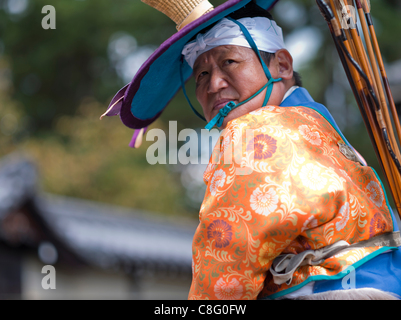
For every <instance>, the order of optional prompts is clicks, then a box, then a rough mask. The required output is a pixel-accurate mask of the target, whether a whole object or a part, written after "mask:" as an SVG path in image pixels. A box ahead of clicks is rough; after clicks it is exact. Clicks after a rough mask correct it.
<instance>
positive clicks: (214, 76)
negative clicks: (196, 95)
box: [208, 68, 228, 93]
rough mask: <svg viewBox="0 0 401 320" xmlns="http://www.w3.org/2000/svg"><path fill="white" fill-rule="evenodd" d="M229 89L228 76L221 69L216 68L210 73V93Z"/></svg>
mask: <svg viewBox="0 0 401 320" xmlns="http://www.w3.org/2000/svg"><path fill="white" fill-rule="evenodd" d="M227 87H228V82H227V79H226V75H225V74H224V73H223V72H222V71H221V70H220V69H219V68H214V69H213V70H212V71H211V73H210V78H209V86H208V93H217V92H219V91H220V90H222V89H224V88H227Z"/></svg>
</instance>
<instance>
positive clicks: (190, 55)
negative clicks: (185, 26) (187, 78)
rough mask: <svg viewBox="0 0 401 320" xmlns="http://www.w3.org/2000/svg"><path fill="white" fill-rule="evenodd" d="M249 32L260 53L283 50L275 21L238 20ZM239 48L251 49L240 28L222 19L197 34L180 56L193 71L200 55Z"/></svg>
mask: <svg viewBox="0 0 401 320" xmlns="http://www.w3.org/2000/svg"><path fill="white" fill-rule="evenodd" d="M238 21H239V22H241V23H242V24H243V25H244V26H245V27H246V28H247V29H248V31H249V33H250V34H251V36H252V38H253V40H254V41H255V43H256V45H257V47H258V49H259V50H261V51H265V52H270V53H275V52H277V51H278V50H280V49H285V45H284V40H283V31H282V30H281V28H280V27H279V26H278V25H277V24H276V22H275V21H273V20H270V19H268V18H262V17H255V18H243V19H238ZM226 45H233V46H241V47H246V48H251V46H250V45H249V42H248V40H246V38H245V36H244V34H243V33H242V31H241V29H240V27H239V26H238V25H237V24H236V23H234V22H232V21H230V20H228V19H226V18H224V19H222V20H221V21H220V22H219V23H218V24H216V25H215V26H214V27H213V28H212V29H210V30H209V31H208V32H206V33H205V34H203V35H202V34H198V35H197V37H196V40H194V41H192V42H190V43H188V44H186V45H185V47H184V49H183V50H182V54H183V55H184V57H185V60H186V61H187V62H188V64H189V65H190V66H191V68H192V69H193V67H194V64H195V61H196V59H197V58H198V57H199V56H200V55H201V54H202V53H205V52H207V51H209V50H211V49H213V48H216V47H219V46H226Z"/></svg>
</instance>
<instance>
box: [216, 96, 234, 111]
mask: <svg viewBox="0 0 401 320" xmlns="http://www.w3.org/2000/svg"><path fill="white" fill-rule="evenodd" d="M230 101H234V100H232V99H219V100H217V101H216V102H215V103H214V106H213V109H212V111H215V110H217V111H219V110H220V109H223V108H224V107H225V106H226V105H227V103H229V102H230ZM234 102H235V101H234Z"/></svg>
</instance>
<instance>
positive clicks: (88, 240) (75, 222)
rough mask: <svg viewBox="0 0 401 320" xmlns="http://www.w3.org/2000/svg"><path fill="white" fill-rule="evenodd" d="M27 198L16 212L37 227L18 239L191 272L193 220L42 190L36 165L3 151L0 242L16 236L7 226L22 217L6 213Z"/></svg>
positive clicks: (84, 255)
mask: <svg viewBox="0 0 401 320" xmlns="http://www.w3.org/2000/svg"><path fill="white" fill-rule="evenodd" d="M27 204H28V209H25V211H24V212H25V213H23V214H20V216H24V215H25V220H27V221H28V220H29V221H31V222H30V225H31V229H40V230H36V231H35V232H36V233H35V232H33V233H32V234H34V236H32V237H31V238H29V237H27V236H25V235H24V236H23V237H21V232H20V237H19V238H20V240H19V241H20V244H21V245H24V244H27V243H28V242H29V243H30V246H31V247H37V248H39V246H40V245H41V244H42V243H44V242H46V243H50V244H53V245H54V246H55V248H56V250H59V249H60V247H64V249H63V248H61V250H64V251H65V250H66V251H68V252H69V253H70V254H72V255H74V256H76V258H77V260H79V261H83V262H84V263H85V264H88V265H92V266H97V267H101V268H104V269H113V270H117V269H123V270H124V271H125V272H127V273H130V272H133V271H137V270H147V271H149V270H152V271H160V270H162V271H166V272H174V273H179V274H182V273H185V274H190V273H191V260H192V259H191V254H192V249H191V245H192V238H193V235H194V232H195V228H196V224H195V223H194V222H190V223H187V224H182V223H178V222H177V223H176V222H173V221H171V220H167V219H166V218H160V217H159V218H156V216H155V215H154V214H152V213H148V212H143V211H138V210H133V209H128V208H121V207H116V206H112V205H108V204H102V203H97V202H93V201H88V200H82V199H75V198H68V197H63V196H56V195H49V194H44V193H43V192H41V190H40V189H39V188H38V174H37V170H36V168H35V165H34V164H33V163H32V162H31V161H29V160H26V158H24V157H21V156H15V155H14V156H11V157H7V158H6V159H3V160H2V161H1V162H0V223H1V225H0V239H2V240H3V242H6V243H11V242H12V241H11V239H15V234H14V235H13V236H10V235H9V234H10V230H8V229H13V230H14V229H18V228H20V227H19V226H18V222H15V221H22V220H23V219H22V220H21V219H19V220H18V219H9V218H8V217H9V216H12V215H13V213H14V214H15V212H20V211H21V210H20V208H22V207H24V206H26V205H27ZM27 215H28V216H29V217H26V216H27ZM7 219H8V220H11V221H14V222H13V223H14V225H13V224H11V223H8V224H7V223H4V222H5V221H8V220H7ZM29 221H28V222H29ZM2 222H3V223H2ZM15 224H17V226H15ZM25 224H27V223H25ZM28 224H29V223H28ZM7 226H9V227H7ZM10 226H12V227H10ZM32 226H33V227H32ZM38 234H40V235H38ZM21 239H22V240H21ZM32 239H34V240H32ZM35 239H36V240H35ZM14 245H15V243H14Z"/></svg>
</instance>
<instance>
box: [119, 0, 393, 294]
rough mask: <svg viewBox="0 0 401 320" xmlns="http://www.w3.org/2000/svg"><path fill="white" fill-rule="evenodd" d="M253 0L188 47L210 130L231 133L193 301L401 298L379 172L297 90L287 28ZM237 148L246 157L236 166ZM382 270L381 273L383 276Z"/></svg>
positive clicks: (206, 217) (210, 180)
mask: <svg viewBox="0 0 401 320" xmlns="http://www.w3.org/2000/svg"><path fill="white" fill-rule="evenodd" d="M229 2H230V1H229ZM231 2H233V3H234V2H239V1H231ZM244 2H246V4H245V5H244V6H240V8H238V9H237V10H232V11H231V12H228V11H229V10H228V11H227V10H226V11H225V13H226V14H225V15H223V17H224V18H223V19H219V20H217V21H216V23H214V24H212V25H209V26H208V27H207V28H206V29H203V30H201V31H200V30H199V31H198V32H197V33H196V34H195V36H194V37H193V39H192V40H191V41H189V42H187V43H186V44H185V46H184V48H183V50H182V54H183V56H184V58H185V60H186V62H187V63H188V65H189V66H190V67H191V68H193V75H194V77H195V81H196V96H197V99H198V101H199V102H200V104H201V106H202V109H203V113H204V116H205V118H206V120H207V122H208V126H207V127H208V128H211V127H212V126H214V125H217V126H218V127H219V128H221V129H225V130H224V131H223V133H222V135H221V139H220V141H219V142H218V144H217V145H216V148H215V152H214V153H213V155H212V158H211V161H210V163H209V166H208V168H207V169H206V171H205V174H204V180H205V182H206V184H207V191H206V194H205V199H204V201H203V203H202V206H201V209H200V214H199V219H200V223H199V226H198V228H197V230H196V233H195V236H194V241H193V281H192V285H191V289H190V293H189V298H190V299H265V298H267V299H283V298H286V299H294V298H298V297H303V298H305V297H314V296H312V294H319V293H320V294H323V295H327V292H330V291H333V290H338V289H340V290H343V289H355V288H376V289H384V288H386V289H387V290H388V291H390V292H392V293H395V294H399V293H400V292H401V289H400V283H399V282H398V279H399V277H398V276H397V272H398V271H397V272H394V273H393V274H392V276H391V273H390V272H389V271H388V268H393V266H395V267H396V266H397V265H398V266H399V265H400V263H399V262H400V261H401V259H400V257H399V255H398V252H397V250H398V248H397V247H398V245H399V239H398V238H397V235H394V234H393V233H392V232H393V231H394V230H397V226H396V225H395V223H394V222H393V216H392V213H391V209H390V208H389V205H388V203H387V198H386V196H385V192H384V189H383V187H382V184H381V182H380V180H379V178H378V177H377V175H376V173H375V172H374V170H373V169H371V168H370V167H368V166H366V164H365V163H364V160H363V159H362V158H361V156H360V155H359V154H358V153H357V152H356V151H355V150H354V149H353V148H352V147H351V146H350V145H349V143H348V142H347V141H346V139H345V137H344V136H343V135H342V133H341V132H340V130H339V129H338V127H337V125H336V124H335V122H334V120H333V119H332V117H331V115H330V114H329V112H328V111H327V109H326V108H324V107H323V106H322V105H319V104H318V103H316V102H314V101H313V100H312V98H311V97H310V96H309V94H308V93H307V91H306V90H305V89H303V88H299V87H298V86H296V84H299V83H298V82H299V81H297V76H296V75H295V77H294V71H293V68H292V57H291V55H290V54H289V52H288V51H287V50H286V49H285V47H284V42H283V40H282V32H281V29H280V28H279V27H278V26H277V24H276V23H275V22H274V21H273V20H272V19H271V17H270V15H269V14H268V13H267V12H266V11H265V10H263V9H261V8H260V7H259V6H257V5H256V4H255V3H253V2H249V1H244ZM248 2H249V3H248ZM216 10H217V9H216ZM223 11H224V10H223ZM204 19H205V20H206V18H204ZM198 20H199V19H198ZM195 23H196V21H195ZM261 52H262V53H261ZM262 57H263V58H264V59H263V58H262ZM134 80H135V79H134ZM125 96H130V95H129V93H128V95H127V94H125ZM131 111H132V110H131ZM133 114H134V113H133ZM247 131H251V132H252V134H253V137H252V138H251V139H245V140H244V139H243V137H245V136H246V132H247ZM233 151H234V153H236V154H235V155H234V156H235V157H237V158H240V160H241V161H229V162H227V161H225V159H226V156H228V158H230V157H229V156H230V154H229V153H231V152H233ZM377 236H380V238H377ZM381 237H384V239H382V240H381ZM371 239H376V240H375V241H372V240H371ZM375 268H376V269H377V268H378V269H381V270H382V271H381V272H382V274H381V275H374V276H372V270H373V271H374V270H375ZM386 268H387V269H386ZM351 273H352V274H351ZM373 273H374V272H373ZM344 277H350V279H351V280H352V279H353V281H351V282H350V283H349V285H348V282H346V281H345V282H344V281H342V280H343V278H344ZM351 277H352V278H351ZM397 278H398V279H397ZM346 279H348V278H346ZM385 281H390V282H391V285H389V284H388V283H387V284H384V282H385ZM349 293H351V294H352V293H359V291H352V290H349V291H346V294H349ZM371 294H372V295H373V296H371V297H373V298H376V299H378V298H387V299H390V298H391V297H392V296H390V295H386V294H384V293H382V292H378V291H374V290H373V291H371ZM362 295H363V296H365V297H366V296H367V295H366V294H362ZM344 297H345V296H344V295H342V296H340V298H344ZM353 297H354V298H357V296H353ZM359 297H360V296H359ZM329 298H338V296H334V295H331V296H329Z"/></svg>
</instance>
